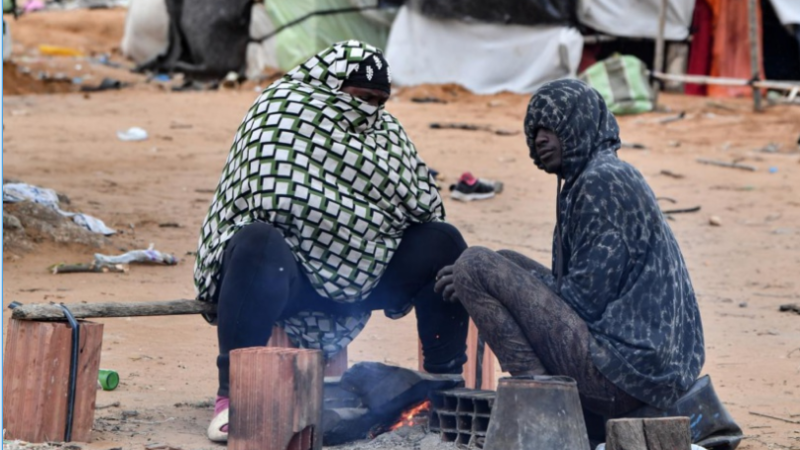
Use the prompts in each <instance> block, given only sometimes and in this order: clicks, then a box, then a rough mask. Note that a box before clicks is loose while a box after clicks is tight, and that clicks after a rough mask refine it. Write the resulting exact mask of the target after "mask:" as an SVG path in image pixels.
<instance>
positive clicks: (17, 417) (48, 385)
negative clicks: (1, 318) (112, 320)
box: [3, 319, 103, 442]
mask: <svg viewBox="0 0 800 450" xmlns="http://www.w3.org/2000/svg"><path fill="white" fill-rule="evenodd" d="M102 343H103V324H100V323H92V322H81V327H80V354H79V357H78V378H77V388H76V395H75V410H74V418H73V425H72V440H73V441H76V442H89V441H90V438H91V431H92V424H93V422H94V407H95V398H96V395H97V375H98V372H99V370H100V351H101V349H102ZM71 350H72V329H71V328H70V327H69V325H68V324H66V323H58V322H37V321H21V320H14V319H11V320H10V321H9V324H8V328H7V334H6V349H5V353H4V355H3V357H4V361H3V428H4V429H5V430H6V439H20V440H23V441H27V442H47V441H62V440H63V439H64V431H65V426H66V423H67V399H68V393H69V372H70V355H71Z"/></svg>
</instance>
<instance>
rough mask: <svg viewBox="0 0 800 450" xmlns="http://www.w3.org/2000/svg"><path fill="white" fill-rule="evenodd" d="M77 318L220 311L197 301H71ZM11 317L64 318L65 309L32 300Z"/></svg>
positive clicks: (25, 318) (30, 318)
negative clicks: (31, 302) (32, 301)
mask: <svg viewBox="0 0 800 450" xmlns="http://www.w3.org/2000/svg"><path fill="white" fill-rule="evenodd" d="M68 306H69V309H70V311H72V315H73V316H75V318H76V319H89V318H92V317H136V316H173V315H181V314H206V313H214V312H216V311H217V305H215V304H212V303H207V302H199V301H197V300H172V301H163V302H127V303H122V302H115V303H70V304H69V305H68ZM11 317H12V318H14V319H19V320H64V311H63V310H62V309H61V308H60V307H59V306H58V305H57V304H55V303H33V304H29V305H21V306H17V307H16V308H14V310H13V311H12V313H11Z"/></svg>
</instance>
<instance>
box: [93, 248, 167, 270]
mask: <svg viewBox="0 0 800 450" xmlns="http://www.w3.org/2000/svg"><path fill="white" fill-rule="evenodd" d="M94 260H95V261H96V262H98V263H102V264H130V263H134V262H138V263H151V264H165V265H167V266H174V265H175V264H178V259H177V258H176V257H175V255H171V254H169V253H161V252H160V251H158V250H155V249H154V245H153V244H150V246H149V247H147V250H132V251H129V252H127V253H123V254H121V255H117V256H108V255H101V254H100V253H95V254H94Z"/></svg>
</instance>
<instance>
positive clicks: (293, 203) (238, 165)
mask: <svg viewBox="0 0 800 450" xmlns="http://www.w3.org/2000/svg"><path fill="white" fill-rule="evenodd" d="M378 51H379V50H378V49H376V48H375V47H372V46H369V45H366V44H363V43H361V42H357V41H348V42H341V43H338V44H335V45H333V46H332V47H330V48H328V49H326V50H324V51H322V52H321V53H319V54H317V55H316V56H314V57H312V58H311V59H309V60H308V61H306V62H305V63H304V64H302V65H300V66H299V67H297V68H295V69H294V70H292V71H291V72H289V73H288V74H287V75H286V76H284V77H283V78H282V79H281V80H278V81H277V82H275V83H274V84H273V85H271V86H270V87H268V88H267V89H266V90H264V92H263V93H262V94H261V96H260V97H259V98H258V99H257V100H256V102H255V104H254V105H253V106H252V107H251V108H250V110H249V111H248V113H247V116H246V117H245V118H244V121H243V122H242V124H241V125H240V127H239V130H238V132H237V133H236V137H235V139H234V142H233V146H232V147H231V150H230V154H229V155H228V160H227V163H226V165H225V168H224V170H223V172H222V177H221V179H220V182H219V186H218V187H217V190H216V193H215V198H214V201H213V203H212V205H211V207H210V209H209V211H208V216H207V217H206V219H205V221H204V223H203V227H202V232H201V237H200V242H199V249H198V252H197V260H196V263H195V272H194V280H195V285H196V287H197V294H198V295H197V298H198V299H199V300H201V301H210V300H211V299H212V298H214V293H215V291H216V289H217V288H218V287H217V283H216V282H217V279H218V271H219V267H220V263H221V261H222V254H223V251H224V249H225V244H226V242H227V241H228V240H229V239H230V238H231V237H232V236H233V235H234V234H235V233H236V232H237V230H239V229H240V228H241V227H243V226H245V225H247V224H249V223H253V222H266V223H269V224H272V225H273V226H275V227H276V228H277V229H278V230H280V231H281V233H282V234H283V236H284V238H285V239H286V243H287V244H288V245H289V247H290V248H291V250H292V253H293V254H294V256H295V258H296V259H297V261H298V262H299V263H300V264H301V265H302V267H303V269H304V271H305V273H306V274H307V275H308V278H309V280H310V281H311V284H312V285H313V286H314V288H315V289H316V291H317V292H318V293H319V294H320V295H322V296H324V297H327V298H330V299H332V300H334V301H337V302H343V303H354V302H359V301H362V300H364V299H365V298H366V297H367V296H368V295H369V293H370V292H371V291H372V290H373V289H374V288H375V286H376V285H377V284H378V282H379V281H380V279H381V276H382V275H383V273H384V271H385V269H386V267H387V264H388V263H389V261H390V260H391V258H392V255H393V254H394V252H395V250H397V247H398V245H399V244H400V240H401V238H402V235H403V230H405V229H406V228H407V227H408V226H409V224H411V223H424V222H430V221H438V220H443V219H444V208H443V206H442V200H441V197H440V195H439V192H438V190H437V188H436V185H435V183H434V181H433V179H432V177H431V176H430V173H429V170H428V168H427V166H426V165H425V163H424V162H423V161H422V160H421V159H420V157H419V156H418V155H417V151H416V149H415V148H414V144H412V143H411V141H410V140H409V138H408V136H407V135H406V133H405V131H404V130H403V127H402V126H401V125H400V123H399V122H398V121H397V119H395V118H394V117H393V116H392V115H391V114H389V113H388V112H386V111H385V110H384V109H383V108H378V107H374V106H371V105H369V104H367V103H365V102H363V101H361V100H360V99H357V98H354V97H352V96H350V95H349V94H346V93H344V92H342V91H340V88H341V86H342V83H343V82H344V81H345V80H346V79H347V76H348V75H349V74H350V73H352V72H353V71H354V70H357V68H358V65H359V64H361V63H364V62H365V61H367V60H368V59H370V58H372V57H373V55H375V54H376V53H377V52H378ZM369 62H371V61H369ZM264 301H270V299H268V298H267V299H264ZM410 309H411V305H410V304H409V305H407V306H406V307H405V308H404V310H401V311H387V315H389V316H390V317H401V316H403V315H405V314H407V313H408V311H409V310H410ZM369 316H370V314H369V313H368V312H366V313H363V314H360V315H358V316H357V317H336V316H334V317H332V316H329V315H326V314H323V313H302V314H301V315H299V316H296V317H293V318H290V319H289V320H286V321H285V322H284V323H282V324H281V325H282V326H283V327H284V329H285V331H286V332H287V334H288V335H289V337H290V339H291V340H292V341H293V342H294V343H295V344H296V345H298V346H300V347H303V348H319V349H322V350H324V352H325V353H326V354H327V355H329V356H330V355H333V354H335V353H336V352H338V351H339V350H341V348H343V347H344V346H346V345H347V344H348V343H350V341H352V340H353V339H354V338H355V336H356V335H357V334H358V333H359V332H360V331H361V330H362V329H363V327H364V325H366V322H367V320H368V319H369Z"/></svg>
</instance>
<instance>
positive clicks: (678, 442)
mask: <svg viewBox="0 0 800 450" xmlns="http://www.w3.org/2000/svg"><path fill="white" fill-rule="evenodd" d="M691 445H692V436H691V431H690V429H689V418H688V417H664V418H658V419H614V420H609V421H608V422H607V423H606V449H607V450H674V449H688V448H690V447H691Z"/></svg>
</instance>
